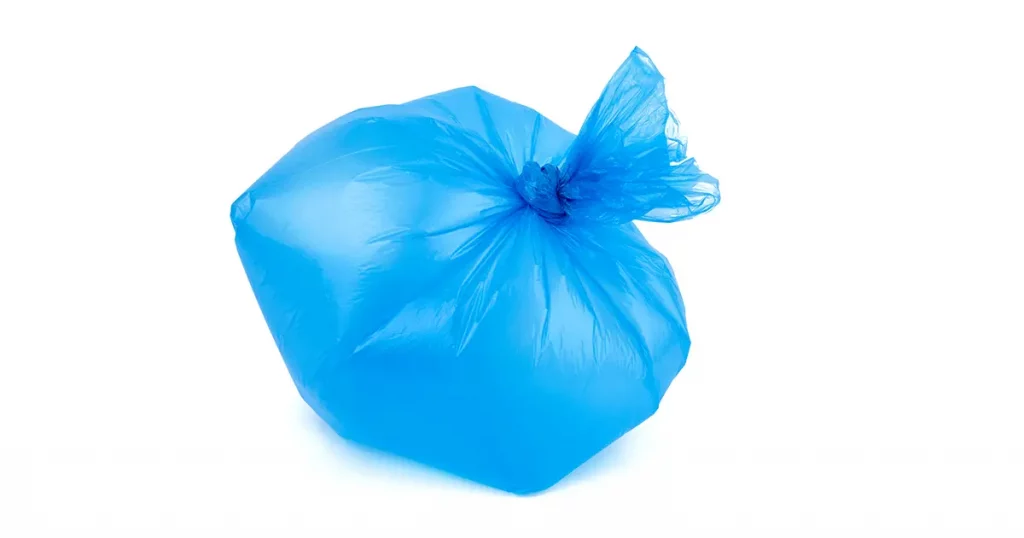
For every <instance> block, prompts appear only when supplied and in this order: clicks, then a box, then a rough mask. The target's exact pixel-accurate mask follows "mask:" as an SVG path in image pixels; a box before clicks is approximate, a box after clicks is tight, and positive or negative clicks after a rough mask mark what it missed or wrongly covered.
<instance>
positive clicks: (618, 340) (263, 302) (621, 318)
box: [231, 49, 719, 493]
mask: <svg viewBox="0 0 1024 538" xmlns="http://www.w3.org/2000/svg"><path fill="white" fill-rule="evenodd" d="M685 153H686V145H685V143H684V142H683V141H682V140H681V139H680V138H678V137H677V135H676V122H675V120H674V118H673V117H672V115H671V113H670V111H669V109H668V107H667V104H666V102H665V95H664V83H663V79H662V76H661V74H660V73H658V70H657V69H656V68H655V67H654V64H653V63H652V62H651V60H650V58H648V56H647V55H646V54H645V53H644V52H643V51H641V50H640V49H635V50H634V51H633V53H632V54H631V55H630V56H629V58H628V59H627V60H626V62H625V63H623V64H622V66H621V67H620V68H619V70H618V71H616V73H615V75H614V76H613V77H612V79H611V81H610V82H609V83H608V86H607V87H606V88H605V90H604V92H603V93H602V94H601V97H600V98H599V99H598V101H597V103H596V104H595V105H594V107H593V109H592V110H591V111H590V114H589V116H588V117H587V119H586V121H585V123H584V124H583V127H582V128H581V129H580V133H579V135H576V136H574V135H573V134H572V133H570V132H568V131H566V130H564V129H562V128H561V127H559V126H557V125H555V124H554V123H552V122H551V121H549V120H548V119H547V118H545V117H544V116H541V115H540V114H538V113H537V112H535V111H534V110H531V109H529V108H527V107H524V106H522V105H519V104H516V103H513V102H510V101H506V100H505V99H502V98H500V97H497V96H495V95H492V94H489V93H487V92H485V91H482V90H480V89H478V88H474V87H469V88H460V89H456V90H451V91H448V92H444V93H440V94H437V95H433V96H430V97H425V98H422V99H417V100H415V101H412V102H409V103H405V104H402V105H388V106H379V107H373V108H368V109H362V110H357V111H355V112H352V113H351V114H348V115H345V116H343V117H341V118H339V119H337V120H335V121H334V122H332V123H330V124H328V125H326V126H324V127H322V128H321V129H319V130H317V131H316V132H314V133H313V134H311V135H309V136H308V137H306V138H305V139H304V140H302V141H301V142H300V143H299V144H298V145H296V146H295V147H294V148H293V149H292V150H291V151H290V152H289V153H288V154H287V155H285V156H284V157H283V158H282V159H281V160H280V161H279V162H277V163H276V164H275V165H274V166H273V168H271V169H270V170H269V171H268V172H267V173H266V174H264V175H263V177H261V178H260V179H259V180H258V181H257V182H256V183H255V184H253V185H252V187H250V188H249V190H247V191H246V192H245V193H244V194H243V195H242V196H241V197H239V198H238V199H237V200H236V201H235V202H234V205H233V206H232V208H231V220H232V223H233V224H234V227H235V231H236V244H237V247H238V253H239V255H240V257H241V260H242V263H243V265H244V267H245V271H246V274H247V275H248V278H249V281H250V283H251V285H252V288H253V291H254V292H255V294H256V298H257V300H258V302H259V305H260V308H261V309H262V311H263V315H264V317H265V318H266V321H267V325H268V326H269V327H270V331H271V333H272V334H273V336H274V340H275V342H276V343H277V346H278V348H279V350H280V352H281V355H282V356H283V357H284V360H285V363H286V364H287V367H288V371H289V373H290V374H291V376H292V379H293V380H294V381H295V384H296V386H297V387H298V389H299V392H300V394H301V395H302V397H303V398H304V399H305V401H306V402H307V403H308V404H309V405H310V407H312V408H313V409H314V410H315V411H316V413H317V414H319V415H320V416H321V417H322V418H323V419H324V420H325V421H326V422H327V423H328V424H330V425H331V427H332V428H334V429H335V430H336V431H337V432H338V433H339V434H340V435H342V436H343V437H345V438H348V439H350V440H353V441H355V442H358V443H361V444H364V445H368V446H371V447H374V448H377V449H381V450H384V451H387V452H391V453H394V454H398V455H401V456H404V457H407V458H411V459H413V460H416V461H419V462H422V463H424V464H427V465H430V466H433V467H436V468H439V469H442V470H445V471H448V472H450V473H454V474H456V475H459V476H462V477H465V478H468V479H470V480H474V481H477V482H480V483H483V484H487V485H490V486H493V487H496V488H500V489H503V490H506V491H511V492H515V493H530V492H536V491H540V490H543V489H545V488H547V487H549V486H551V485H553V484H555V483H556V482H558V481H559V480H560V479H561V478H562V477H564V476H565V475H567V474H568V473H570V472H571V471H572V470H573V469H575V468H576V467H577V466H579V465H580V464H582V463H583V462H584V461H586V460H587V459H588V458H590V457H591V456H593V455H594V454H596V453H597V452H599V451H600V450H601V449H602V448H604V447H605V446H607V445H608V444H609V443H611V442H612V441H614V440H615V439H617V438H618V437H620V436H621V435H623V434H624V433H626V432H627V431H629V430H630V429H632V428H633V427H635V426H636V425H638V424H639V423H641V422H642V421H643V420H645V419H646V418H647V417H649V416H650V415H651V414H652V413H654V411H655V410H656V409H657V408H658V404H659V402H660V401H661V398H662V396H663V395H664V394H665V390H666V389H667V388H668V386H669V383H671V381H672V379H673V378H674V377H675V375H676V374H677V373H678V372H679V369H680V368H682V366H683V364H684V362H685V361H686V355H687V353H688V351H689V348H690V339H689V336H688V334H687V330H686V322H685V319H684V315H683V303H682V300H681V298H680V295H679V290H678V288H677V286H676V282H675V278H674V276H673V274H672V269H671V268H670V267H669V264H668V262H667V261H666V260H665V259H664V258H663V257H662V256H661V255H660V254H659V253H658V252H657V251H655V250H654V249H653V248H652V247H651V246H650V245H649V244H648V243H647V242H646V241H645V240H644V238H643V236H642V235H641V234H640V232H639V231H638V230H637V228H636V227H635V226H634V225H633V224H632V221H633V220H637V219H639V220H649V221H659V222H671V221H677V220H681V219H686V218H690V217H693V216H694V215H697V214H700V213H703V212H705V211H708V210H710V209H711V208H712V207H714V206H715V205H716V204H717V203H718V200H719V193H718V182H717V181H716V180H715V179H714V178H712V177H711V176H708V175H707V174H704V173H702V172H701V171H700V170H699V169H698V168H697V166H696V164H695V163H694V161H693V159H692V158H687V157H686V154H685Z"/></svg>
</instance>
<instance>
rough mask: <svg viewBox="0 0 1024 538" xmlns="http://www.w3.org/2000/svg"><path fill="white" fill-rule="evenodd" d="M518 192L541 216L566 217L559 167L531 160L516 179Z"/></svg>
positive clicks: (549, 217)
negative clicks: (542, 164)
mask: <svg viewBox="0 0 1024 538" xmlns="http://www.w3.org/2000/svg"><path fill="white" fill-rule="evenodd" d="M515 187H516V192H518V193H519V196H521V197H522V198H523V200H524V201H525V202H526V203H527V205H529V206H530V207H531V208H533V210H534V211H536V212H537V213H538V214H540V216H542V217H544V218H545V219H547V220H549V221H557V220H560V219H562V218H564V217H565V215H566V210H565V199H564V198H563V196H562V192H561V188H562V178H561V173H560V172H559V170H558V167H557V166H555V165H552V164H545V165H544V166H541V165H539V164H537V163H536V162H533V161H530V162H528V163H526V164H525V165H524V166H523V172H522V173H521V174H519V177H517V178H516V180H515Z"/></svg>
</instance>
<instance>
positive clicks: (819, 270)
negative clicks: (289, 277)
mask: <svg viewBox="0 0 1024 538" xmlns="http://www.w3.org/2000/svg"><path fill="white" fill-rule="evenodd" d="M143 4H144V3H129V2H125V3H123V4H113V3H106V2H104V3H93V2H81V3H72V2H68V3H66V4H49V5H47V4H46V3H35V2H15V3H10V4H9V3H4V6H3V7H2V8H0V58H2V65H0V67H2V71H0V107H2V108H0V110H2V116H0V135H2V140H0V143H2V145H0V161H2V162H0V181H2V188H0V234H2V236H0V237H2V243H0V249H2V250H0V252H2V253H3V254H0V258H2V259H3V261H2V262H0V275H2V278H0V292H2V295H0V309H2V316H3V319H2V324H0V333H2V337H0V361H2V363H0V364H2V366H0V368H2V370H0V399H2V400H0V404H2V405H0V418H2V420H3V422H2V431H0V535H2V536H12V537H20V536H33V535H42V536H50V535H52V536H84V535H93V534H90V531H92V532H94V533H95V535H96V536H118V535H124V536H160V535H172V536H193V535H202V534H201V533H200V534H197V533H199V531H204V530H207V531H218V530H220V532H219V533H218V532H212V533H211V534H210V535H214V536H218V535H219V536H232V535H234V536H242V535H248V534H242V533H241V532H239V533H231V532H227V531H229V530H232V529H236V530H237V529H249V530H250V531H252V532H255V531H263V532H266V533H267V534H268V535H276V536H320V535H323V536H358V537H363V536H374V535H379V534H387V533H389V531H399V532H401V534H397V535H398V536H434V535H438V536H472V537H482V536H577V535H579V536H586V535H595V533H597V535H602V536H603V535H605V534H606V533H607V535H610V536H611V535H614V536H639V535H648V536H655V535H656V536H662V535H667V536H700V537H703V536H744V537H750V536H757V537H762V536H786V537H794V536H814V537H821V536H828V537H832V536H858V537H860V536H929V537H931V536H941V535H944V534H949V535H959V536H985V537H991V536H1021V535H1022V534H1021V533H1024V392H1022V390H1021V387H1022V381H1024V346H1022V344H1021V339H1022V337H1024V328H1022V327H1024V313H1022V312H1024V307H1022V305H1024V291H1022V284H1021V281H1022V276H1024V264H1022V260H1021V258H1022V253H1024V238H1022V235H1024V222H1022V220H1024V219H1022V216H1021V210H1020V207H1021V204H1024V189H1022V187H1021V185H1022V181H1024V172H1022V168H1024V167H1022V165H1021V160H1022V158H1024V150H1022V148H1024V144H1022V143H1024V136H1022V132H1024V131H1022V125H1024V113H1022V112H1024V111H1022V104H1021V103H1022V95H1024V85H1022V83H1021V74H1022V65H1024V60H1022V55H1021V51H1022V50H1024V39H1022V31H1021V27H1022V24H1024V19H1022V16H1021V14H1020V13H1019V12H1018V11H1015V10H1014V9H1012V8H1011V5H1012V4H1014V3H1013V2H1007V3H1006V4H1005V5H1004V6H999V5H996V4H987V3H979V2H961V3H959V5H956V4H954V3H943V2H928V3H921V4H919V5H915V4H909V3H898V2H880V3H877V4H872V3H869V2H849V3H847V6H846V7H825V5H824V4H835V3H825V2H822V3H820V4H821V5H817V3H807V4H795V3H784V4H780V5H775V6H770V7H769V6H760V5H754V4H751V5H745V4H732V3H720V2H714V3H712V2H708V3H707V4H702V5H698V4H692V3H686V2H677V1H673V2H663V3H660V4H658V3H655V2H642V1H638V0H630V1H623V2H614V3H613V4H614V5H609V6H601V5H584V4H590V3H589V2H581V3H580V4H579V5H578V6H571V5H570V4H569V3H559V2H554V1H551V0H548V1H544V2H536V3H529V2H507V3H503V4H501V5H500V6H499V5H496V4H493V3H492V4H490V6H493V7H490V6H485V4H487V3H486V2H466V3H464V4H463V5H456V4H454V3H449V2H437V1H433V2H417V3H416V5H415V6H414V5H408V6H404V5H394V4H391V3H388V2H369V1H367V2H352V3H351V4H353V6H351V7H345V6H344V4H345V2H332V3H328V4H324V5H319V6H312V5H300V4H298V3H295V2H280V3H279V5H278V7H265V6H257V5H252V4H253V3H242V2H239V3H237V4H227V3H217V2H196V3H184V2H173V3H172V2H168V3H166V4H165V5H164V6H163V7H157V6H156V5H155V4H153V3H146V4H149V5H145V6H144V5H143ZM410 4H412V3H410ZM634 45H640V46H641V47H643V48H644V49H645V50H646V51H647V52H648V53H649V54H650V55H651V57H652V58H653V59H654V61H655V62H656V63H657V65H658V67H659V68H660V69H661V70H662V72H663V73H664V75H665V76H666V79H667V85H668V95H669V101H670V104H671V105H672V106H673V108H674V109H675V111H676V113H677V115H678V116H679V119H680V121H681V123H682V130H683V132H684V133H685V134H686V135H688V136H689V138H690V153H691V154H692V155H694V156H695V157H696V158H697V161H698V163H700V164H701V166H702V167H703V168H705V169H706V170H707V171H709V172H710V173H712V174H713V175H715V176H717V177H718V178H719V179H720V180H721V182H722V195H723V202H722V204H721V205H720V206H719V207H718V208H717V209H715V210H714V211H713V212H711V213H710V214H708V215H704V216H701V217H699V218H697V219H695V220H693V221H689V222H684V223H679V224H675V225H647V226H643V230H644V232H645V233H647V234H648V236H649V237H650V238H651V240H652V242H654V244H655V245H656V246H657V247H658V248H659V249H661V250H662V251H663V252H665V253H666V254H667V255H668V257H669V258H670V259H671V261H672V262H673V264H674V266H675V268H676V270H677V272H678V275H679V278H680V284H681V287H682V291H683V296H684V299H685V300H686V303H687V314H688V317H689V321H690V328H691V332H692V337H693V340H694V346H693V350H692V354H691V357H690V362H689V364H688V365H687V367H686V368H685V369H684V370H683V372H682V373H681V375H680V376H679V377H678V378H677V380H676V382H675V383H674V384H673V386H672V388H671V389H670V391H669V393H668V395H667V397H666V399H665V401H664V403H663V405H662V408H661V410H660V411H659V412H658V414H657V415H655V417H653V418H652V419H651V420H649V421H648V422H646V423H645V424H643V425H642V426H640V427H639V428H637V429H636V430H635V431H634V432H633V433H631V434H630V435H628V436H627V437H625V438H624V439H622V440H621V441H620V442H618V443H616V444H615V445H613V446H612V447H611V448H610V449H609V450H607V451H606V452H605V453H602V454H601V455H599V456H598V457H597V458H595V460H593V461H592V462H590V463H588V464H587V465H586V466H584V468H582V469H581V470H580V471H579V472H578V473H577V474H575V475H573V476H571V477H570V478H569V479H567V480H566V481H565V482H564V483H562V484H560V485H559V486H557V487H556V488H554V489H552V490H550V491H548V492H546V493H544V494H541V495H537V496H532V497H515V496H511V495H506V494H502V493H499V492H495V491H491V490H487V489H484V488H482V487H479V486H474V485H472V484H469V483H466V482H463V481H460V480H457V479H453V478H448V477H446V476H443V475H439V474H437V473H435V472H433V471H430V470H426V469H423V468H420V467H418V466H415V465H412V464H408V463H403V462H400V461H394V460H392V459H390V458H388V457H383V456H377V455H374V454H369V453H366V452H364V451H362V450H360V449H357V448H354V447H352V446H350V445H348V444H347V443H345V442H343V441H340V440H339V439H337V438H336V437H335V436H334V435H333V434H331V433H330V432H329V431H328V429H327V428H326V427H325V426H323V425H322V424H321V423H320V422H319V420H318V419H317V418H316V417H315V416H314V415H313V413H312V412H311V411H309V410H308V409H307V408H306V407H305V406H304V404H303V403H302V402H301V400H300V399H299V397H298V395H297V393H296V391H295V389H294V387H293V386H292V385H291V382H290V380H289V378H288V376H287V373H286V371H285V368H284V366H283V363H282V361H281V359H280V357H279V355H278V354H277V351H276V349H275V348H274V345H273V341H272V339H271V338H270V335H269V332H268V331H267V329H266V327H265V325H264V323H263V320H262V317H261V315H260V313H259V310H258V308H257V305H256V301H255V300H254V298H253V296H252V292H251V291H250V289H249V288H248V284H247V282H246V280H245V277H244V274H243V271H242V268H241V264H240V263H239V262H238V259H237V256H236V254H235V251H234V246H233V243H232V240H233V237H232V234H233V232H232V229H231V225H230V222H229V218H228V214H229V206H230V203H231V202H232V201H233V200H234V198H235V197H236V196H237V195H239V194H240V193H241V192H242V191H243V190H244V189H245V188H246V187H247V186H248V185H249V184H250V183H251V182H252V181H254V180H255V179H256V178H257V177H258V176H259V175H260V174H261V173H262V172H264V171H265V170H266V169H267V168H268V167H269V166H270V165H271V164H273V162H274V161H275V160H276V159H277V158H278V157H280V156H281V155H282V154H283V153H284V152H286V151H287V150H288V149H289V148H291V146H292V145H293V144H294V143H295V142H296V141H298V140H299V139H300V138H301V137H302V136H304V135H305V134H307V133H308V132H310V131H311V130H313V129H315V128H316V127H319V126H320V125H322V124H324V123H326V122H328V121H330V120H331V119H333V118H335V117H337V116H340V115H342V114H344V113H346V112H348V111H350V110H352V109H354V108H357V107H361V106H368V105H374V104H383V103H395V102H402V101H406V100H410V99H413V98H417V97H421V96H423V95H427V94H430V93H434V92H438V91H442V90H445V89H450V88H453V87H457V86H463V85H468V84H475V85H478V86H480V87H482V88H484V89H487V90H489V91H492V92H494V93H497V94H499V95H502V96H504V97H507V98H510V99H512V100H514V101H517V102H521V103H524V104H527V105H528V106H531V107H534V108H536V109H537V110H539V111H541V112H542V113H544V114H546V115H548V116H549V117H551V118H552V119H554V120H555V121H556V122H558V123H559V124H561V125H563V126H565V127H567V128H569V129H572V130H575V129H576V128H578V126H579V124H580V123H581V121H582V120H583V117H584V115H585V114H586V112H587V110H588V109H589V107H590V105H591V104H592V102H593V100H594V99H595V98H596V97H597V95H598V93H599V92H600V90H601V88H602V86H603V84H604V83H605V81H606V80H607V78H608V77H610V76H611V74H612V72H613V71H614V70H615V68H616V67H617V66H618V64H619V63H620V62H621V61H622V60H623V59H625V58H626V56H627V55H628V53H629V51H630V50H631V48H632V47H633V46H634ZM308 531H315V532H308Z"/></svg>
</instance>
